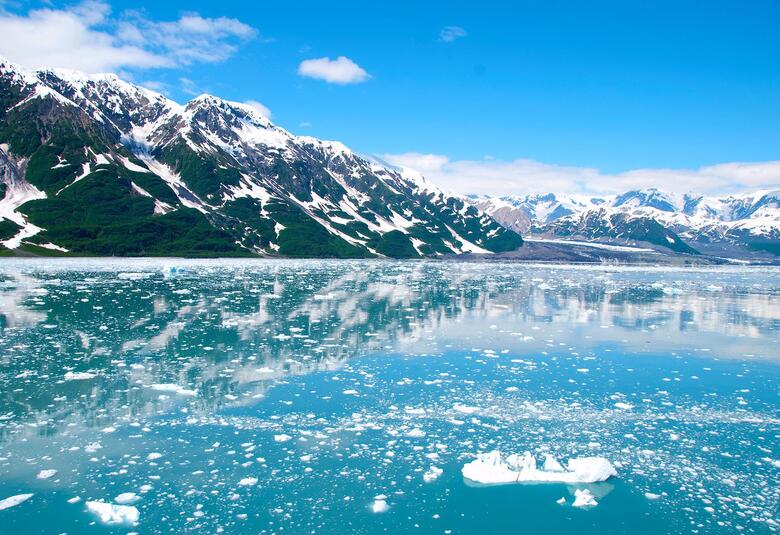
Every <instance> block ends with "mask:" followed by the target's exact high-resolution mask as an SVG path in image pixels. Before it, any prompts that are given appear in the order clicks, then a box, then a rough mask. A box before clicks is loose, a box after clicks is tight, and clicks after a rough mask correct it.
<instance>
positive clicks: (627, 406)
mask: <svg viewBox="0 0 780 535" xmlns="http://www.w3.org/2000/svg"><path fill="white" fill-rule="evenodd" d="M615 408H617V409H620V410H623V411H630V410H631V409H633V408H634V406H633V405H631V404H630V403H624V402H622V401H618V402H617V403H615Z"/></svg>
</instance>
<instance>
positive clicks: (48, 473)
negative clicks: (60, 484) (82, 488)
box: [35, 468, 57, 479]
mask: <svg viewBox="0 0 780 535" xmlns="http://www.w3.org/2000/svg"><path fill="white" fill-rule="evenodd" d="M56 475H57V471H56V470H54V469H53V468H49V469H48V470H41V471H40V472H38V475H37V476H35V477H37V478H38V479H49V478H51V477H54V476H56Z"/></svg>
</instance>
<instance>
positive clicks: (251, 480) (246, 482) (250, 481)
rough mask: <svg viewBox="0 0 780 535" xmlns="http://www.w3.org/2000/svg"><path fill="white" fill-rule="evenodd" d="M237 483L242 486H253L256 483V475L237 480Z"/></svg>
mask: <svg viewBox="0 0 780 535" xmlns="http://www.w3.org/2000/svg"><path fill="white" fill-rule="evenodd" d="M238 484H239V485H241V486H242V487H254V486H255V485H257V478H256V477H245V478H244V479H242V480H241V481H239V482H238Z"/></svg>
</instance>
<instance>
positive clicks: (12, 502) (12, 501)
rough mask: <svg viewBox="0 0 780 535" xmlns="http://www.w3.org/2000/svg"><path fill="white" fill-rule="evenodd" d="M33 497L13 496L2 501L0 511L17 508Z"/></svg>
mask: <svg viewBox="0 0 780 535" xmlns="http://www.w3.org/2000/svg"><path fill="white" fill-rule="evenodd" d="M32 497H33V495H32V494H17V495H16V496H11V497H10V498H6V499H4V500H0V511H2V510H3V509H10V508H11V507H16V506H17V505H19V504H21V503H24V502H26V501H27V500H29V499H30V498H32Z"/></svg>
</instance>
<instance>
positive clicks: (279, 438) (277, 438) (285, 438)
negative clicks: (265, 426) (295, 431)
mask: <svg viewBox="0 0 780 535" xmlns="http://www.w3.org/2000/svg"><path fill="white" fill-rule="evenodd" d="M291 439H292V437H291V436H290V435H286V434H284V433H282V434H281V435H274V442H287V441H288V440H291Z"/></svg>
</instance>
